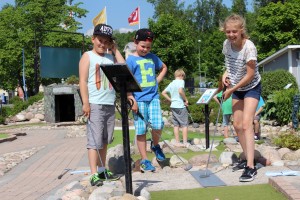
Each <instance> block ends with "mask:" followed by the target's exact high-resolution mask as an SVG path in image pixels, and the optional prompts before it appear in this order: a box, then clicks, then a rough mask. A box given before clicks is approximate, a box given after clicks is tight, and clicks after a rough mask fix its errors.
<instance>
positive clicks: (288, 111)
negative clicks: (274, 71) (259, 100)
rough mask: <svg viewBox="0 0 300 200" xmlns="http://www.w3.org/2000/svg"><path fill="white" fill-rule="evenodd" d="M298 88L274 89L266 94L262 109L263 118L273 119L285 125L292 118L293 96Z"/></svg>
mask: <svg viewBox="0 0 300 200" xmlns="http://www.w3.org/2000/svg"><path fill="white" fill-rule="evenodd" d="M297 92H298V89H293V88H292V89H286V90H280V91H275V92H274V93H273V94H271V95H269V96H268V99H267V101H266V105H265V109H264V115H263V117H264V118H267V119H270V120H275V121H276V122H278V123H279V125H286V124H288V123H289V122H290V121H291V119H292V109H293V97H294V96H295V94H297Z"/></svg>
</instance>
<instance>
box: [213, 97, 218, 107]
mask: <svg viewBox="0 0 300 200" xmlns="http://www.w3.org/2000/svg"><path fill="white" fill-rule="evenodd" d="M213 98H214V100H215V101H216V102H217V103H218V104H219V105H220V101H219V99H218V97H217V95H215V96H214V97H213Z"/></svg>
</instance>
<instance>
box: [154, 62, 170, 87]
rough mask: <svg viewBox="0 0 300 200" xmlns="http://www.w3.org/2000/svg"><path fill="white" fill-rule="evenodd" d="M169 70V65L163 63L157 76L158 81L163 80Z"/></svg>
mask: <svg viewBox="0 0 300 200" xmlns="http://www.w3.org/2000/svg"><path fill="white" fill-rule="evenodd" d="M167 71H168V68H167V65H165V63H163V65H162V67H161V69H160V73H159V75H158V76H157V77H156V80H157V83H160V82H161V81H162V80H163V78H164V77H165V75H166V74H167Z"/></svg>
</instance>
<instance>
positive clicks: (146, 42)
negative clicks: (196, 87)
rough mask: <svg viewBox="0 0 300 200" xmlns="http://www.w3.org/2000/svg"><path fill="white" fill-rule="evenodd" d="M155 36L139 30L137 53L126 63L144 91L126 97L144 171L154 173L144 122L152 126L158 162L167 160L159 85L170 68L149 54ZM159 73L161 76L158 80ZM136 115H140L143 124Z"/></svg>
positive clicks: (137, 33)
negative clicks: (162, 136) (130, 104)
mask: <svg viewBox="0 0 300 200" xmlns="http://www.w3.org/2000/svg"><path fill="white" fill-rule="evenodd" d="M153 38H154V34H153V32H152V31H151V30H149V29H139V30H138V31H137V32H136V34H135V38H134V43H135V44H136V51H135V52H134V53H133V54H132V55H129V56H128V58H127V60H126V63H127V65H128V67H129V69H130V70H131V71H132V73H133V75H134V76H135V78H136V80H137V81H138V83H139V84H140V86H141V88H142V92H133V93H129V94H128V95H127V97H128V99H129V100H131V101H132V102H133V106H132V111H133V116H134V126H135V133H136V143H137V147H138V149H139V152H140V154H141V158H142V160H141V162H140V164H141V165H140V169H141V171H143V172H144V171H155V167H154V166H153V165H152V163H151V162H150V161H149V160H148V158H147V152H146V145H147V144H146V132H147V124H146V123H145V121H144V120H146V121H148V122H150V123H151V128H152V131H151V134H152V139H153V145H152V146H151V149H152V151H153V152H154V153H155V156H156V159H157V160H158V161H163V160H165V155H164V154H163V152H162V149H161V147H160V145H159V144H158V142H159V139H160V136H161V130H162V129H163V126H164V123H163V119H162V113H161V108H160V100H159V93H158V84H159V83H160V82H161V81H162V80H163V78H164V76H165V75H166V73H167V66H166V65H165V64H164V63H163V62H162V61H161V60H160V58H159V57H157V56H156V55H155V54H152V53H150V50H151V45H152V41H153ZM156 71H159V72H160V73H159V74H158V76H156ZM137 112H139V113H141V114H142V115H143V117H144V120H143V119H141V118H140V117H139V116H138V114H137Z"/></svg>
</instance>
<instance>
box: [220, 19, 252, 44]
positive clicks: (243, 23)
mask: <svg viewBox="0 0 300 200" xmlns="http://www.w3.org/2000/svg"><path fill="white" fill-rule="evenodd" d="M229 21H232V22H237V23H239V25H240V28H241V29H243V33H242V37H243V38H245V39H249V36H248V34H247V29H246V20H245V19H244V18H243V17H242V16H240V15H238V14H231V15H229V16H228V17H226V19H225V21H224V22H221V23H220V31H222V32H225V31H226V24H227V23H228V22H229Z"/></svg>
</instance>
